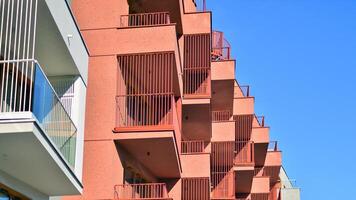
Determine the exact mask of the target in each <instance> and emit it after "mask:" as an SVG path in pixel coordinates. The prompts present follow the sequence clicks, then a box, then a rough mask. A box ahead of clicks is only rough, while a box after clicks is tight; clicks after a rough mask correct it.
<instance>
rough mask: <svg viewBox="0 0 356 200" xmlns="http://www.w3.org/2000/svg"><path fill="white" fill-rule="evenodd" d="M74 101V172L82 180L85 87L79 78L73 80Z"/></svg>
mask: <svg viewBox="0 0 356 200" xmlns="http://www.w3.org/2000/svg"><path fill="white" fill-rule="evenodd" d="M74 91H75V95H74V99H73V100H74V101H73V108H72V110H73V111H72V120H73V122H74V123H75V125H76V126H77V148H76V161H75V174H76V175H77V177H78V179H79V180H81V181H82V174H83V153H84V125H85V124H84V123H85V105H86V91H87V88H86V86H85V84H84V82H83V80H82V79H81V78H79V77H78V78H77V79H76V80H75V82H74Z"/></svg>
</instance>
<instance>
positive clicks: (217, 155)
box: [210, 141, 235, 172]
mask: <svg viewBox="0 0 356 200" xmlns="http://www.w3.org/2000/svg"><path fill="white" fill-rule="evenodd" d="M234 152H235V142H233V141H231V142H212V143H211V161H210V162H211V166H210V167H211V172H229V171H230V170H231V169H232V167H233V164H234V158H235V153H234Z"/></svg>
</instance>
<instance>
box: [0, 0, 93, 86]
mask: <svg viewBox="0 0 356 200" xmlns="http://www.w3.org/2000/svg"><path fill="white" fill-rule="evenodd" d="M36 2H37V1H30V0H26V1H22V0H12V1H2V2H1V3H0V6H1V7H2V15H1V20H0V21H1V22H2V24H1V26H2V28H1V34H0V35H2V37H1V38H0V40H1V41H0V43H1V45H2V48H0V55H1V56H2V57H3V60H14V59H29V58H31V59H36V60H38V61H39V62H40V63H41V65H42V67H43V71H44V72H45V73H46V74H47V75H49V76H59V75H80V76H81V77H82V79H83V81H84V83H87V78H88V54H89V53H88V51H87V48H86V45H85V43H84V40H83V39H82V36H81V34H80V31H79V29H78V26H77V24H76V21H75V19H74V17H73V15H72V12H71V9H70V7H69V5H68V3H67V1H65V0H59V1H38V2H37V3H36ZM10 26H11V27H10ZM5 35H7V37H5ZM49 44H51V45H49ZM51 47H56V48H51ZM10 52H11V53H10Z"/></svg>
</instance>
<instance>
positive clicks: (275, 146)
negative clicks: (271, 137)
mask: <svg viewBox="0 0 356 200" xmlns="http://www.w3.org/2000/svg"><path fill="white" fill-rule="evenodd" d="M267 151H279V150H278V142H277V141H270V142H269V143H268V149H267Z"/></svg>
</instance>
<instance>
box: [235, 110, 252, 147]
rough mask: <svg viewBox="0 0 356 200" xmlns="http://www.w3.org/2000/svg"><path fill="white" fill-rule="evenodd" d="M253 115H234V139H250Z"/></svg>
mask: <svg viewBox="0 0 356 200" xmlns="http://www.w3.org/2000/svg"><path fill="white" fill-rule="evenodd" d="M253 117H254V115H235V116H234V120H235V139H236V140H237V141H249V140H250V139H251V133H252V124H253Z"/></svg>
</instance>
